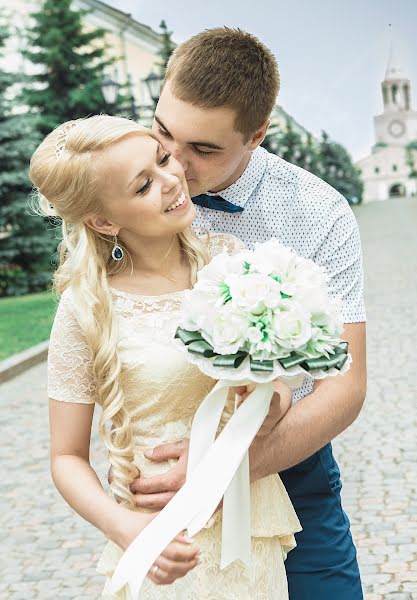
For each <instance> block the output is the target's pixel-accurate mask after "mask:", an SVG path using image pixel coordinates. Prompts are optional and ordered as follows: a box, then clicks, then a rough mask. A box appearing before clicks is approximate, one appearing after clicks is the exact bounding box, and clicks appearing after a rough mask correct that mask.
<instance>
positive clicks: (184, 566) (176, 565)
mask: <svg viewBox="0 0 417 600" xmlns="http://www.w3.org/2000/svg"><path fill="white" fill-rule="evenodd" d="M128 512H129V514H127V513H126V516H125V518H123V519H122V521H121V522H119V527H120V530H119V537H118V539H116V540H115V541H116V543H117V544H118V545H119V546H120V547H121V548H122V550H126V548H127V547H128V546H130V544H131V543H132V542H133V540H134V539H135V538H136V536H137V535H139V533H140V532H141V531H142V530H143V529H144V528H145V527H146V526H147V525H149V523H150V522H151V521H152V520H153V519H154V518H155V517H156V516H157V515H158V514H159V512H153V513H138V512H134V511H128ZM199 556H200V549H199V548H198V546H197V544H196V543H195V542H194V540H192V539H190V538H189V537H187V535H186V534H185V533H184V532H182V533H180V534H179V535H177V537H176V538H174V539H173V540H172V542H170V543H169V544H168V546H167V547H166V548H165V550H164V551H163V552H162V553H161V554H160V556H158V558H157V559H156V560H155V562H154V563H153V565H152V567H151V568H150V569H149V571H148V575H147V577H148V578H149V579H150V580H151V581H153V583H155V584H158V585H167V584H169V583H174V581H175V580H176V579H180V578H181V577H184V575H186V574H187V573H188V572H189V571H191V570H192V569H194V568H195V567H196V566H197V565H198V563H199ZM157 567H158V568H157Z"/></svg>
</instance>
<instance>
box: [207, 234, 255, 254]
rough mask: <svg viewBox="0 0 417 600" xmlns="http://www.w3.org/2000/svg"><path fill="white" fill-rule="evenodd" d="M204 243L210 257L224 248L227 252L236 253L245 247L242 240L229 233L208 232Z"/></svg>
mask: <svg viewBox="0 0 417 600" xmlns="http://www.w3.org/2000/svg"><path fill="white" fill-rule="evenodd" d="M206 243H207V247H208V251H209V254H210V256H211V257H213V256H216V255H217V254H221V252H224V250H226V251H227V253H228V254H237V253H238V252H241V251H242V250H245V248H246V246H245V244H244V243H243V242H242V240H241V239H239V238H238V237H236V236H235V235H232V234H231V233H210V234H208V237H207V238H206Z"/></svg>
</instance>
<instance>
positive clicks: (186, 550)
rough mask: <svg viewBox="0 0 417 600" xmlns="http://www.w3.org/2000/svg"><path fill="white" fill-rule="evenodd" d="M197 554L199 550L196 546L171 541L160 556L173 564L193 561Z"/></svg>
mask: <svg viewBox="0 0 417 600" xmlns="http://www.w3.org/2000/svg"><path fill="white" fill-rule="evenodd" d="M198 552H199V548H198V546H197V545H196V544H189V543H186V542H184V541H183V542H179V541H173V542H171V543H170V544H169V545H168V546H167V547H166V548H165V550H164V551H163V552H162V554H161V556H164V557H165V558H167V559H168V560H170V561H173V562H190V561H192V560H194V559H195V557H196V556H197V554H198Z"/></svg>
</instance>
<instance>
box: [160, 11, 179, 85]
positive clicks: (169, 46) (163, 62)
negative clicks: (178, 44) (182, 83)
mask: <svg viewBox="0 0 417 600" xmlns="http://www.w3.org/2000/svg"><path fill="white" fill-rule="evenodd" d="M159 28H160V29H161V31H162V33H161V36H162V46H161V49H160V50H159V52H158V56H159V57H160V61H159V68H160V74H161V77H164V75H165V69H166V66H167V64H168V61H169V57H170V56H171V54H172V53H173V51H174V50H175V43H174V42H173V41H172V31H168V27H167V24H166V23H165V21H164V20H162V21H161V24H160V25H159Z"/></svg>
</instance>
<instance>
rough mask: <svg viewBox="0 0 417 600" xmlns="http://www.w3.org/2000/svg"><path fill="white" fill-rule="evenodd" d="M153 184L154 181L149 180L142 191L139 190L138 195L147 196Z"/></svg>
mask: <svg viewBox="0 0 417 600" xmlns="http://www.w3.org/2000/svg"><path fill="white" fill-rule="evenodd" d="M151 184H152V179H148V181H147V182H146V183H145V185H143V186H142V187H141V188H140V190H138V191H137V192H136V193H137V194H146V192H147V191H148V190H149V188H150V187H151Z"/></svg>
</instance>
